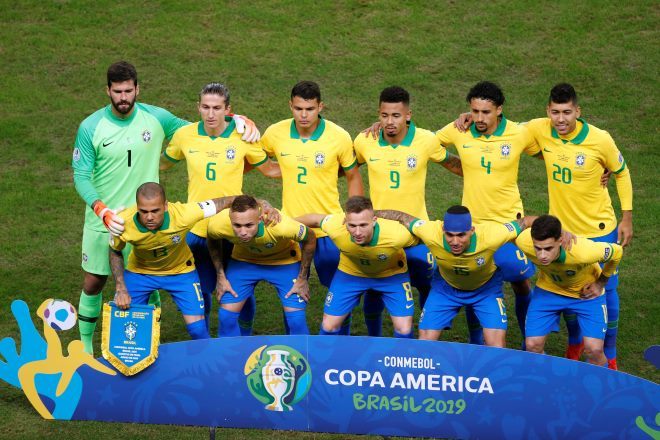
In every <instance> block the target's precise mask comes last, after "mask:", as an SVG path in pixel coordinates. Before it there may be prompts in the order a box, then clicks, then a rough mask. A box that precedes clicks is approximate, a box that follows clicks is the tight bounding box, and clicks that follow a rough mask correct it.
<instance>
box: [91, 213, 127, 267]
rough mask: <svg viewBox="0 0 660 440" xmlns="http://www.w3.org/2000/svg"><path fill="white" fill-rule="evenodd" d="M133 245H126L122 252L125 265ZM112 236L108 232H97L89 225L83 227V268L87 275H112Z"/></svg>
mask: <svg viewBox="0 0 660 440" xmlns="http://www.w3.org/2000/svg"><path fill="white" fill-rule="evenodd" d="M130 251H131V245H130V244H129V243H126V247H125V248H124V250H123V251H122V253H123V254H124V264H126V263H127V262H128V254H129V253H130ZM109 252H110V234H109V233H108V231H103V232H99V231H95V230H93V229H91V228H89V227H87V225H85V227H83V238H82V268H83V270H84V271H85V272H87V273H92V274H95V275H111V274H112V271H111V270H110V257H109Z"/></svg>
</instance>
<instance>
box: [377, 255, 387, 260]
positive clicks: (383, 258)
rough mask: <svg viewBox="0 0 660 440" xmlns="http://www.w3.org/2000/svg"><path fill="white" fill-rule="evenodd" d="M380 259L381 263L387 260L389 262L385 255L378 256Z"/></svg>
mask: <svg viewBox="0 0 660 440" xmlns="http://www.w3.org/2000/svg"><path fill="white" fill-rule="evenodd" d="M378 259H379V260H380V261H385V260H387V255H385V254H378Z"/></svg>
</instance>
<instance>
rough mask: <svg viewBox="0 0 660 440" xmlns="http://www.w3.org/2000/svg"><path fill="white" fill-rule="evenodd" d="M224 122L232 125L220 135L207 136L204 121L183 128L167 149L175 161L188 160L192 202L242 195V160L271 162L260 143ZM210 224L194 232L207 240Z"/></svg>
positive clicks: (189, 197)
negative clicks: (249, 140)
mask: <svg viewBox="0 0 660 440" xmlns="http://www.w3.org/2000/svg"><path fill="white" fill-rule="evenodd" d="M225 121H227V122H229V125H227V128H226V129H225V131H223V132H222V133H221V134H220V136H209V135H208V134H206V131H205V130H204V123H203V122H201V121H200V122H198V123H197V124H190V125H188V126H186V127H183V128H180V129H179V130H177V131H176V132H175V133H174V136H173V137H172V140H171V141H170V143H169V145H168V146H167V149H166V150H165V157H166V158H167V159H169V160H170V161H172V162H179V161H181V160H183V159H185V160H186V165H187V167H188V201H189V202H202V201H204V200H208V199H212V198H216V197H225V196H233V195H238V194H241V193H242V190H243V165H244V163H243V161H244V160H247V161H248V162H249V163H250V164H251V165H252V166H255V167H256V166H259V165H261V164H262V163H264V162H265V161H266V160H268V157H267V156H266V153H265V152H264V151H263V149H262V148H261V145H260V144H258V143H257V144H250V143H247V142H245V141H243V140H242V139H241V135H240V134H239V133H238V132H236V124H235V122H234V120H233V119H232V118H230V117H228V116H226V117H225ZM207 224H208V220H204V221H200V222H199V223H198V224H197V225H195V227H194V228H193V229H192V232H193V233H194V234H197V235H199V236H200V237H206V227H207Z"/></svg>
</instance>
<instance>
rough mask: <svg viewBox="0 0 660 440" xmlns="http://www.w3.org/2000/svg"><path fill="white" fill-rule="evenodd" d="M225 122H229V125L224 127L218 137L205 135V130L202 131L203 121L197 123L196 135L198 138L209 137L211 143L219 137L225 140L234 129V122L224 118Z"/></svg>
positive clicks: (231, 119)
mask: <svg viewBox="0 0 660 440" xmlns="http://www.w3.org/2000/svg"><path fill="white" fill-rule="evenodd" d="M225 122H229V124H227V127H225V129H224V130H223V132H222V133H220V136H211V135H210V134H208V133H206V130H205V129H204V121H199V122H198V123H197V134H198V135H200V136H206V137H209V138H211V140H213V141H214V140H216V139H217V138H219V137H221V138H224V139H227V138H228V137H229V136H231V134H232V133H233V131H234V129H235V128H236V122H235V121H234V119H233V118H231V117H229V116H225Z"/></svg>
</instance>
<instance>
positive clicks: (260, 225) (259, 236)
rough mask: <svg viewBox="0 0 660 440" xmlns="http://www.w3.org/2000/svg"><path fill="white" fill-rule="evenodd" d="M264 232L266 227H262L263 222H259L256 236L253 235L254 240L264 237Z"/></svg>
mask: <svg viewBox="0 0 660 440" xmlns="http://www.w3.org/2000/svg"><path fill="white" fill-rule="evenodd" d="M265 231H266V227H265V226H264V222H263V221H260V222H259V225H258V226H257V235H255V236H254V237H255V238H261V237H263V236H264V232H265Z"/></svg>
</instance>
